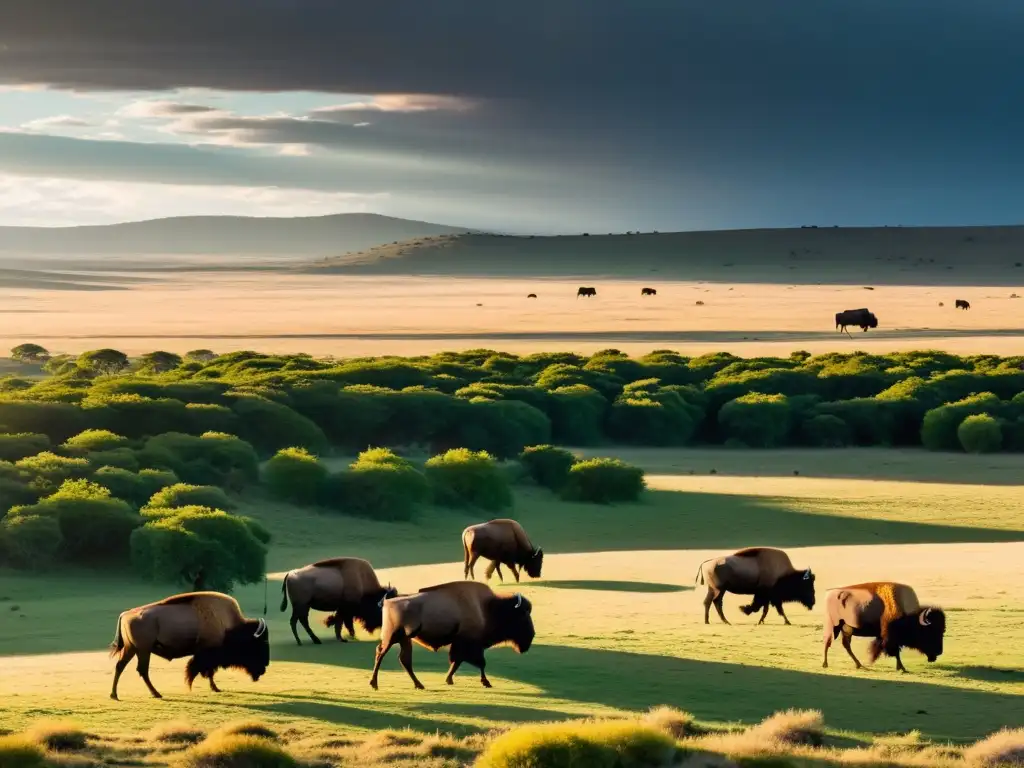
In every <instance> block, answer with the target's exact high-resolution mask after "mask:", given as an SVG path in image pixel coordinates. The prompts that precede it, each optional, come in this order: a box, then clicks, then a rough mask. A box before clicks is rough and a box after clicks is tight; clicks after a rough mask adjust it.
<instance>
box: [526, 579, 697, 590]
mask: <svg viewBox="0 0 1024 768" xmlns="http://www.w3.org/2000/svg"><path fill="white" fill-rule="evenodd" d="M530 586H533V587H547V588H549V589H589V590H593V591H595V592H646V593H662V592H687V591H689V592H692V591H693V587H682V586H680V585H678V584H658V583H656V582H653V581H586V580H578V581H535V582H532V583H531V584H530Z"/></svg>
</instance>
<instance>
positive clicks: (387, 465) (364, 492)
mask: <svg viewBox="0 0 1024 768" xmlns="http://www.w3.org/2000/svg"><path fill="white" fill-rule="evenodd" d="M429 497H430V487H429V485H428V484H427V479H426V478H425V477H424V475H423V473H422V472H420V471H419V470H417V469H416V468H415V467H413V466H412V464H410V463H409V462H408V461H406V460H405V459H403V458H401V457H400V456H397V455H396V454H395V453H394V452H392V451H391V450H389V449H387V448H383V449H382V448H372V449H370V450H367V451H364V452H363V453H361V454H360V455H359V458H358V459H357V460H356V461H354V462H353V463H352V464H351V465H350V466H349V468H348V470H346V471H344V472H338V473H336V474H334V475H331V476H330V478H328V480H327V483H326V486H325V491H324V500H325V502H326V503H327V504H328V505H329V506H331V507H334V508H336V509H339V510H341V511H343V512H346V513H348V514H351V515H358V516H360V517H369V518H374V519H377V520H411V519H412V518H413V517H414V516H415V514H416V510H417V508H418V507H419V505H420V504H422V503H424V502H425V501H427V499H428V498H429Z"/></svg>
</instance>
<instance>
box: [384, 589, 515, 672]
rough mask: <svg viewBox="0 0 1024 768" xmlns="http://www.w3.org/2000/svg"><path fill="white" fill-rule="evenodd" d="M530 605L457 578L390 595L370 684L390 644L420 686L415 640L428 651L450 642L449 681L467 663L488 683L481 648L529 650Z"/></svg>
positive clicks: (448, 644)
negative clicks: (414, 664)
mask: <svg viewBox="0 0 1024 768" xmlns="http://www.w3.org/2000/svg"><path fill="white" fill-rule="evenodd" d="M532 610H533V606H532V605H530V601H529V600H527V599H526V598H525V597H523V596H522V595H521V594H519V593H516V594H514V595H509V596H503V595H498V594H495V592H494V591H493V590H492V589H491V588H490V587H488V586H487V585H486V584H478V583H477V582H465V581H455V582H450V583H448V584H440V585H438V586H435V587H427V588H426V589H421V590H420V591H419V592H418V593H417V594H415V595H406V596H403V597H393V598H389V599H388V600H385V601H384V626H383V627H382V628H381V632H380V644H379V645H378V646H377V653H376V656H375V658H374V663H373V676H372V677H371V678H370V686H371V687H372V688H373V689H374V690H376V689H377V673H378V672H379V671H380V664H381V662H382V661H383V660H384V657H385V656H386V655H387V652H388V651H389V650H390V649H391V646H393V645H398V646H399V648H400V650H399V653H398V661H399V662H400V663H401V665H402V667H403V668H404V669H405V671H406V672H407V673H408V674H409V677H410V678H412V682H413V685H415V686H416V688H418V689H422V688H423V683H421V682H420V681H419V680H418V679H417V677H416V673H415V672H414V671H413V668H412V644H413V642H416V643H419V644H420V645H422V646H423V647H424V648H428V649H430V650H431V651H437V650H438V649H439V648H443V647H444V646H446V645H447V646H450V647H449V650H448V661H449V662H450V664H451V666H449V668H448V677H447V678H445V682H446V683H448V685H453V684H454V677H455V673H456V671H458V669H459V666H460V665H461V664H462V663H463V662H466V663H468V664H472V665H473V666H474V667H476V668H477V669H479V670H480V683H481V684H482V685H483V686H484V687H485V688H490V687H491V682H490V681H489V680H488V679H487V674H486V672H485V671H484V667H485V666H486V661H485V660H484V651H486V650H487V649H488V648H491V647H492V646H495V645H500V644H502V643H509V644H511V645H512V647H514V648H515V649H516V651H517V652H518V653H526V652H527V651H528V650H530V645H531V644H532V643H533V638H534V634H535V630H534V627H533V618H532V616H531V611H532Z"/></svg>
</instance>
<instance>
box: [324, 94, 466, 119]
mask: <svg viewBox="0 0 1024 768" xmlns="http://www.w3.org/2000/svg"><path fill="white" fill-rule="evenodd" d="M476 106H477V101H476V100H475V99H465V98H461V97H459V96H444V95H438V94H429V93H386V94H380V95H378V96H374V97H373V98H371V99H369V100H367V101H353V102H349V103H347V104H338V105H334V106H328V107H320V108H319V109H314V110H313V112H312V114H313V115H315V116H318V117H319V116H328V115H332V114H335V113H338V112H438V111H444V112H468V111H469V110H471V109H473V108H474V107H476Z"/></svg>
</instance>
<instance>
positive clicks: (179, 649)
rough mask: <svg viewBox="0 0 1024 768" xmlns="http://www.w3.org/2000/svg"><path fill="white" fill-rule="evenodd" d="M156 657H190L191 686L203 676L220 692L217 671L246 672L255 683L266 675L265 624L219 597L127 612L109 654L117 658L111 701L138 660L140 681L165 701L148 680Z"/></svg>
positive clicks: (192, 597) (200, 595)
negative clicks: (132, 665) (246, 616)
mask: <svg viewBox="0 0 1024 768" xmlns="http://www.w3.org/2000/svg"><path fill="white" fill-rule="evenodd" d="M154 653H155V654H156V655H157V656H159V657H160V658H162V659H167V660H168V661H170V660H172V659H180V658H184V657H185V656H191V657H192V658H191V659H189V661H188V664H187V665H186V666H185V682H186V683H188V687H189V688H191V687H192V683H193V681H194V680H195V679H196V678H197V677H205V678H206V679H207V680H209V681H210V688H211V689H212V690H213V691H215V692H217V693H219V692H220V689H219V688H218V687H217V684H216V683H215V682H213V676H214V675H215V674H216V673H217V670H219V669H228V668H230V667H234V668H237V669H242V670H244V671H246V672H247V673H248V674H249V677H251V678H252V680H253V682H256V681H257V680H259V679H260V677H262V676H263V674H264V673H265V672H266V671H267V667H268V666H270V642H269V639H268V633H267V622H266V621H264V620H263V619H258V620H257V619H247V618H245V616H243V615H242V609H241V608H240V607H239V606H238V602H237V601H236V600H235V599H234V598H233V597H229V596H228V595H223V594H221V593H220V592H188V593H185V594H182V595H174V596H173V597H168V598H166V599H165V600H161V601H160V602H158V603H150V604H148V605H143V606H140V607H138V608H132V609H131V610H130V611H125V612H124V613H122V614H121V615H120V616H118V617H117V629H116V630H115V632H114V642H113V643H111V645H110V655H111V656H113V657H116V658H117V664H116V665H115V667H114V685H113V687H112V688H111V689H110V698H112V699H114V700H116V699H117V682H118V680H120V679H121V673H122V672H124V669H125V667H127V666H128V663H129V662H130V661H131V660H132V659H133V658H135V656H138V657H139V663H138V670H139V676H140V677H141V678H142V681H143V682H144V683H145V684H146V687H147V688H149V692H150V693H151V694H153V696H154V697H155V698H158V699H159V698H162V696H161V695H160V692H159V691H157V689H156V688H154V687H153V683H152V682H151V681H150V679H149V661H150V657H151V656H152V654H154Z"/></svg>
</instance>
